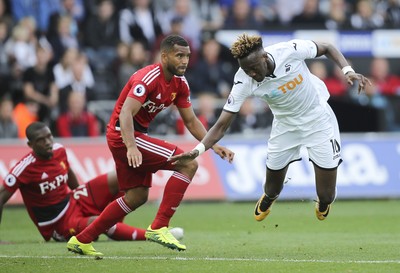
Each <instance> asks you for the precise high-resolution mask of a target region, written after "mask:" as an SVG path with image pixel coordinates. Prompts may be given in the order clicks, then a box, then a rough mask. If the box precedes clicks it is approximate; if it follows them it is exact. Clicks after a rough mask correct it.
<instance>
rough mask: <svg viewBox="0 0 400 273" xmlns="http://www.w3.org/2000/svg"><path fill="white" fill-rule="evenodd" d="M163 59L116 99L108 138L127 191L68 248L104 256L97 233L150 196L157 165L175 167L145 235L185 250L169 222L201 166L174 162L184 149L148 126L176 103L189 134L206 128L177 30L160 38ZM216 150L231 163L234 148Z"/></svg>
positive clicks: (201, 133)
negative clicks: (97, 248)
mask: <svg viewBox="0 0 400 273" xmlns="http://www.w3.org/2000/svg"><path fill="white" fill-rule="evenodd" d="M160 50H161V63H157V64H152V65H149V66H146V67H144V68H142V69H140V70H138V71H137V72H136V73H134V74H133V75H132V76H131V78H130V79H129V81H128V82H127V84H126V85H125V87H124V88H123V90H122V91H121V94H120V96H119V98H118V100H117V102H116V105H115V108H114V111H113V113H112V116H111V118H110V122H109V123H108V126H107V134H106V135H107V142H108V146H109V148H110V150H111V153H112V155H113V158H114V161H115V164H116V171H117V176H118V183H119V186H120V189H121V190H123V191H125V195H124V196H123V197H120V198H118V199H116V200H115V201H114V202H112V203H110V204H109V205H108V206H107V207H106V208H105V210H104V211H103V212H102V213H101V215H100V216H99V217H98V218H97V219H96V220H95V221H94V222H93V223H92V224H90V225H89V226H88V227H87V228H85V229H84V230H83V231H82V232H81V233H79V234H78V235H77V236H76V237H75V236H74V237H71V239H70V240H69V242H68V244H67V248H68V249H69V250H71V251H73V252H77V253H79V254H84V255H93V256H101V255H103V254H102V253H100V252H97V251H95V250H94V249H93V246H92V242H93V240H94V239H95V238H97V236H98V235H99V234H100V233H102V232H104V230H107V229H108V228H109V227H110V226H112V225H114V224H115V223H116V222H117V221H118V219H120V218H122V217H124V216H125V215H127V214H128V213H130V212H132V211H134V210H135V209H136V208H138V207H139V206H141V205H142V204H144V203H145V202H146V201H147V198H148V194H149V188H150V187H151V183H152V174H153V173H154V172H156V171H158V170H171V171H174V172H173V174H172V176H171V177H170V178H169V180H168V181H167V183H166V186H165V189H164V194H163V199H162V201H161V204H160V207H159V209H158V212H157V215H156V217H155V219H154V221H153V222H152V223H151V225H150V226H149V227H148V228H147V230H146V233H145V236H146V238H147V239H148V240H150V241H154V242H157V243H159V244H161V245H163V246H166V247H168V248H170V249H176V250H179V251H180V250H186V246H185V245H184V244H182V243H181V242H179V241H178V240H177V239H176V238H175V237H174V236H172V234H171V233H170V231H169V229H168V226H169V221H170V219H171V217H172V216H173V214H174V213H175V211H176V209H177V208H178V207H179V204H180V203H181V201H182V199H183V196H184V193H185V191H186V188H187V187H188V186H189V184H190V182H191V181H192V178H193V176H194V174H195V172H196V170H197V167H198V163H197V162H196V161H191V162H184V163H181V164H176V165H172V164H171V162H169V158H170V157H171V156H172V155H175V154H180V153H182V152H183V150H182V149H180V148H179V147H177V146H176V145H174V144H171V143H168V142H166V141H164V140H160V139H157V138H153V137H150V136H149V135H148V134H147V129H148V127H149V124H150V122H151V121H152V120H153V119H154V118H155V116H156V115H157V114H158V113H159V112H161V111H162V110H164V109H165V108H167V107H168V106H170V105H171V104H175V105H176V107H177V108H178V110H179V113H180V115H181V117H182V119H183V121H184V123H185V126H186V127H187V128H188V130H189V131H190V133H191V134H192V135H193V136H194V137H195V138H196V139H198V140H201V139H202V138H203V137H204V136H205V134H206V129H205V128H204V126H203V125H202V123H201V122H200V121H199V120H198V119H197V117H196V115H195V114H194V111H193V108H192V105H191V102H190V91H189V86H188V83H187V81H186V79H185V77H184V76H183V75H184V73H185V71H186V68H187V66H188V63H189V56H190V48H189V45H188V43H187V41H186V40H185V39H183V38H182V37H181V36H178V35H170V36H167V37H166V38H165V39H164V40H163V41H162V42H161V48H160ZM212 148H213V150H214V152H216V153H217V154H218V155H219V156H220V157H221V158H224V159H227V160H228V161H229V162H230V161H232V159H233V152H231V151H230V150H228V149H226V148H225V147H222V146H219V145H214V146H213V147H212Z"/></svg>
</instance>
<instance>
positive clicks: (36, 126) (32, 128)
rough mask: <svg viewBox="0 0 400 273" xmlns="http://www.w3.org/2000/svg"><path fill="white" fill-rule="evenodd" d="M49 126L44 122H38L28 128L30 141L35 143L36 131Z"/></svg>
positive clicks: (27, 135) (26, 131) (27, 133)
mask: <svg viewBox="0 0 400 273" xmlns="http://www.w3.org/2000/svg"><path fill="white" fill-rule="evenodd" d="M46 126H47V125H46V124H44V123H43V122H39V121H36V122H34V123H31V124H29V126H28V127H26V130H25V134H26V137H27V138H28V140H30V141H33V140H34V139H35V138H36V131H37V130H40V129H43V128H45V127H46Z"/></svg>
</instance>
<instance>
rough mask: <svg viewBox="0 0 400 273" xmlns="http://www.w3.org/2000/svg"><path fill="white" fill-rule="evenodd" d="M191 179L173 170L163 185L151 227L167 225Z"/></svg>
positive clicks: (157, 227)
mask: <svg viewBox="0 0 400 273" xmlns="http://www.w3.org/2000/svg"><path fill="white" fill-rule="evenodd" d="M190 182H191V180H190V179H189V178H188V177H187V176H186V175H183V174H181V173H178V172H174V173H173V174H172V176H171V177H170V179H169V180H168V181H167V185H165V189H164V195H163V199H162V201H161V204H160V207H159V209H158V212H157V215H156V218H155V219H154V221H153V223H152V224H151V228H152V229H159V228H162V227H167V226H169V220H170V219H171V217H172V216H173V215H174V213H175V211H176V209H177V208H178V207H179V204H180V203H181V201H182V199H183V195H184V194H185V191H186V189H187V187H188V186H189V184H190Z"/></svg>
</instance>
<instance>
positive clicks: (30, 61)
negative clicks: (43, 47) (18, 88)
mask: <svg viewBox="0 0 400 273" xmlns="http://www.w3.org/2000/svg"><path fill="white" fill-rule="evenodd" d="M29 35H30V33H29V29H27V28H26V27H24V26H23V25H16V26H15V27H14V28H13V30H12V37H11V39H8V40H7V42H6V44H5V51H6V53H7V55H8V58H9V59H10V60H11V62H12V64H13V66H15V69H20V70H21V71H24V70H25V69H27V68H28V67H31V66H34V65H35V63H36V54H35V47H36V45H34V44H31V43H30V42H29V38H30V37H29Z"/></svg>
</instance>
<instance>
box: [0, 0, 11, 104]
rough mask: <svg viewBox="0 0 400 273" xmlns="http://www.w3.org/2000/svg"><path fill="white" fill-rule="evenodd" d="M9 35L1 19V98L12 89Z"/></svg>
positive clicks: (5, 24)
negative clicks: (8, 46)
mask: <svg viewBox="0 0 400 273" xmlns="http://www.w3.org/2000/svg"><path fill="white" fill-rule="evenodd" d="M0 6H1V5H0ZM8 34H9V33H8V27H7V23H6V22H5V21H3V20H1V19H0V98H1V97H3V96H4V95H5V94H6V93H7V92H9V89H10V81H11V69H10V64H9V60H8V55H7V52H6V42H7V39H8Z"/></svg>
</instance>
